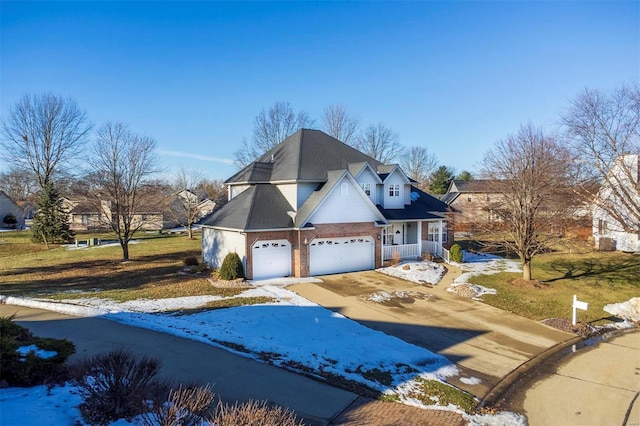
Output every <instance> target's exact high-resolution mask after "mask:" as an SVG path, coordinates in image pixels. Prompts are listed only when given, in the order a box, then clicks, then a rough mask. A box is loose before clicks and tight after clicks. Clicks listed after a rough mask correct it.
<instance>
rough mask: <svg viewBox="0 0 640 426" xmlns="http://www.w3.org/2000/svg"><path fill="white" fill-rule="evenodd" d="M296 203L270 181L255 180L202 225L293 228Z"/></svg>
mask: <svg viewBox="0 0 640 426" xmlns="http://www.w3.org/2000/svg"><path fill="white" fill-rule="evenodd" d="M293 210H294V209H293V207H291V205H290V204H289V202H288V201H287V200H286V198H284V196H283V195H282V193H281V192H280V191H279V190H278V188H276V187H275V186H274V185H271V184H255V185H252V186H251V187H249V189H247V190H246V191H243V192H242V193H240V194H239V195H238V196H236V197H234V198H233V199H231V200H230V201H229V202H228V203H227V204H225V205H224V206H222V207H220V208H219V209H217V210H215V211H214V212H213V213H212V214H210V215H209V216H207V217H206V218H205V219H203V220H202V222H201V223H202V225H205V226H214V227H217V228H228V229H237V230H241V231H255V230H260V229H281V228H292V227H293V219H292V218H291V217H290V216H289V215H288V213H287V212H289V211H293Z"/></svg>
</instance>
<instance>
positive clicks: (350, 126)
mask: <svg viewBox="0 0 640 426" xmlns="http://www.w3.org/2000/svg"><path fill="white" fill-rule="evenodd" d="M322 124H323V125H324V130H325V131H326V132H327V134H329V135H330V136H333V137H334V138H336V139H338V140H339V141H341V142H344V143H346V144H347V145H352V144H354V143H355V142H356V139H355V135H356V132H357V131H358V127H359V126H360V118H359V117H357V116H355V115H351V114H349V112H348V111H347V109H346V107H345V106H344V105H342V104H331V105H329V106H328V107H326V108H325V109H324V112H323V113H322Z"/></svg>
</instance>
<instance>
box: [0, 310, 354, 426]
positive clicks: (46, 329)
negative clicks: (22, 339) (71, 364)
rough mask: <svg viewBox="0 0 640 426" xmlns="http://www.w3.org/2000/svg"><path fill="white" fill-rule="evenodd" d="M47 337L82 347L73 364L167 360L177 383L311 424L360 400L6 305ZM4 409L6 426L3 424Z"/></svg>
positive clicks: (159, 341)
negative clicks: (107, 357)
mask: <svg viewBox="0 0 640 426" xmlns="http://www.w3.org/2000/svg"><path fill="white" fill-rule="evenodd" d="M13 314H15V315H16V322H18V323H19V324H21V325H23V326H25V327H27V328H29V329H30V330H31V331H32V332H33V333H34V334H35V335H37V336H41V337H54V338H67V339H69V340H71V341H73V342H74V343H75V345H76V351H77V352H76V354H75V355H74V356H73V357H72V359H78V358H82V357H85V356H93V355H97V354H100V353H104V352H106V351H110V350H113V349H118V348H126V349H128V350H130V351H132V352H134V353H137V354H140V355H147V356H151V357H154V358H158V359H160V360H161V361H162V370H161V373H162V374H163V375H164V376H165V377H167V378H169V379H172V380H174V381H176V382H181V383H194V382H195V383H202V384H205V383H210V384H212V385H213V391H214V392H215V393H216V394H217V395H218V396H219V397H220V398H221V399H222V400H224V401H225V402H229V403H234V402H235V401H246V400H248V399H253V400H257V401H262V400H268V401H270V402H273V403H276V404H278V405H281V406H284V407H288V408H291V409H293V410H294V411H295V412H296V414H297V415H298V416H300V417H302V418H303V419H304V420H305V423H306V424H310V425H326V424H328V423H329V422H330V420H331V419H333V418H334V417H335V416H336V415H338V414H339V413H341V412H342V411H344V410H345V409H346V408H347V407H348V406H349V405H350V404H351V403H352V402H354V401H355V400H356V398H358V395H356V394H354V393H351V392H347V391H345V390H342V389H337V388H334V387H332V386H329V385H327V384H324V383H321V382H319V381H317V380H313V379H310V378H307V377H304V376H301V375H299V374H295V373H292V372H290V371H287V370H284V369H282V368H278V367H274V366H272V365H268V364H264V363H261V362H257V361H254V360H252V359H249V358H245V357H241V356H239V355H235V354H232V353H231V352H228V351H226V350H223V349H218V348H215V347H213V346H210V345H207V344H204V343H200V342H196V341H194V340H187V339H182V338H179V337H175V336H171V335H169V334H164V333H158V332H155V331H151V330H145V329H142V328H136V327H130V326H127V325H124V324H120V323H117V322H115V321H110V320H107V319H103V318H85V317H74V316H71V315H65V314H60V313H57V312H50V311H44V310H41V309H33V308H25V307H22V306H11V305H3V304H0V316H8V315H13ZM1 412H2V410H1V409H0V424H2V425H4V424H5V423H4V422H3V421H2V415H1Z"/></svg>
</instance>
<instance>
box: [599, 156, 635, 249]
mask: <svg viewBox="0 0 640 426" xmlns="http://www.w3.org/2000/svg"><path fill="white" fill-rule="evenodd" d="M639 207H640V156H639V155H635V154H634V155H624V156H622V157H620V158H618V159H617V160H616V162H615V163H614V165H613V167H612V168H611V171H610V172H609V176H608V178H607V179H606V181H605V183H603V184H602V186H601V187H600V190H599V191H598V194H597V196H596V199H595V201H594V207H593V237H594V240H595V245H596V247H597V248H600V249H603V250H619V251H625V252H640V208H639Z"/></svg>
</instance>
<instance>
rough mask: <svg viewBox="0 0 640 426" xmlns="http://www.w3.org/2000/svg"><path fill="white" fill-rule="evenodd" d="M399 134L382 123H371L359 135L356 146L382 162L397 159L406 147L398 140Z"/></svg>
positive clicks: (386, 162) (390, 161)
mask: <svg viewBox="0 0 640 426" xmlns="http://www.w3.org/2000/svg"><path fill="white" fill-rule="evenodd" d="M398 138H399V135H398V133H396V132H394V131H393V130H391V129H389V128H387V127H385V126H384V125H383V124H382V123H379V124H378V125H370V126H369V127H367V128H366V129H365V130H364V131H363V132H362V133H361V134H360V135H359V136H358V140H357V142H356V144H355V147H356V148H357V149H359V150H360V151H362V152H364V153H365V154H367V155H368V156H369V157H372V158H375V159H376V160H378V161H380V162H381V163H385V164H389V163H392V162H393V161H395V160H397V159H398V157H399V156H400V154H401V153H402V151H403V149H404V147H403V146H402V145H401V144H400V142H398Z"/></svg>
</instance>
